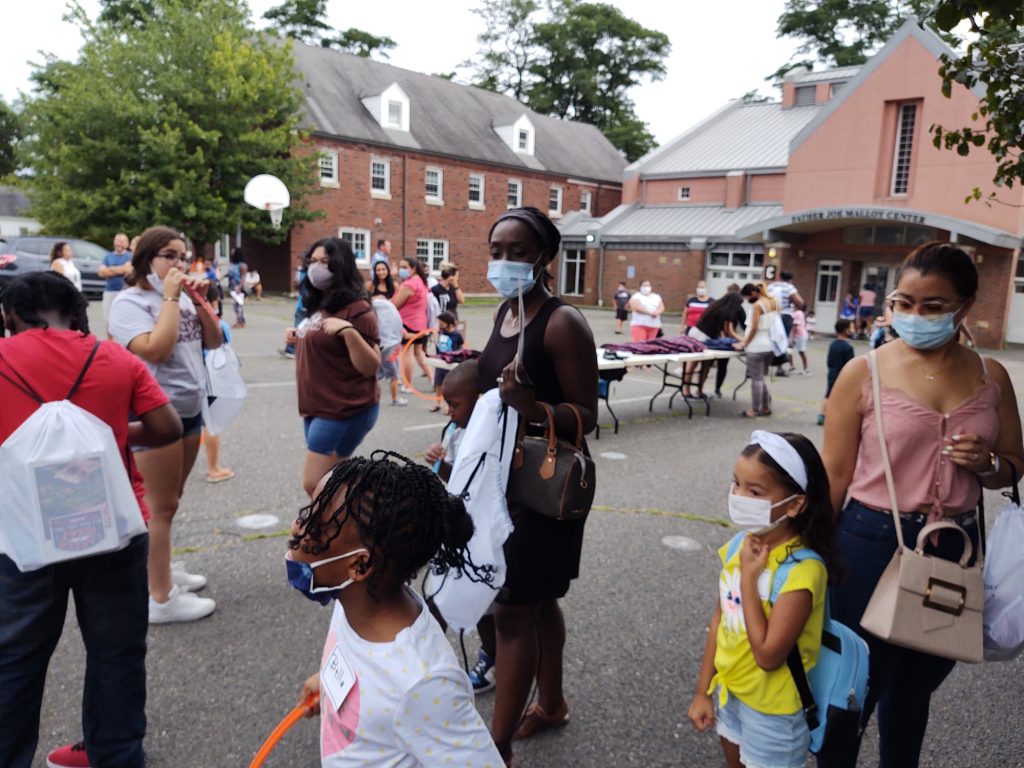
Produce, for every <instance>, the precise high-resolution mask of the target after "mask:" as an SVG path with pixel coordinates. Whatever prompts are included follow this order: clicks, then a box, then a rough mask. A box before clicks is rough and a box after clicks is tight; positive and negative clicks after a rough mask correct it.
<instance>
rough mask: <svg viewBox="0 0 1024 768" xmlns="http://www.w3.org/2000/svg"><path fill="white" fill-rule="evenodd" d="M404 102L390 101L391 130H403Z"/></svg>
mask: <svg viewBox="0 0 1024 768" xmlns="http://www.w3.org/2000/svg"><path fill="white" fill-rule="evenodd" d="M403 112H404V110H403V109H402V102H400V101H389V102H388V126H390V127H391V128H398V129H399V130H401V128H402V113H403Z"/></svg>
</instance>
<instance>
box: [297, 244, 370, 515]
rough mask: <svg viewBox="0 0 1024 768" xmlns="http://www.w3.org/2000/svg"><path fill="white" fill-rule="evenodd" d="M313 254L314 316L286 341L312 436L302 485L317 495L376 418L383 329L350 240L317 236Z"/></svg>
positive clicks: (310, 304)
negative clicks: (317, 489) (326, 475)
mask: <svg viewBox="0 0 1024 768" xmlns="http://www.w3.org/2000/svg"><path fill="white" fill-rule="evenodd" d="M306 260H307V261H308V263H309V269H308V271H307V272H306V279H305V281H304V282H305V283H306V284H307V285H305V286H304V291H303V296H304V297H307V298H304V299H303V303H304V304H305V307H306V309H307V310H308V312H309V319H308V320H307V321H305V322H304V323H303V324H302V325H300V326H299V328H289V329H288V331H287V333H286V335H285V341H286V343H293V344H295V345H296V349H295V379H296V383H297V385H298V395H299V415H301V416H302V419H303V428H304V431H305V435H306V462H305V466H304V468H303V470H302V485H303V488H305V490H306V493H308V494H310V495H311V496H312V493H313V489H314V488H315V487H316V484H317V482H319V480H320V478H321V477H323V475H324V473H326V472H327V470H329V469H330V468H331V467H332V466H334V464H336V463H337V462H338V461H339V460H341V459H344V458H348V457H349V456H351V455H352V454H353V453H355V451H356V449H357V448H358V447H359V444H360V443H361V442H362V441H363V438H364V437H366V435H367V434H368V433H369V431H370V430H371V429H373V425H374V424H376V423H377V415H378V413H379V411H380V387H379V386H378V385H377V368H378V367H379V366H380V332H379V330H378V328H377V315H376V314H375V313H374V311H373V307H372V306H371V305H370V301H369V299H368V298H367V296H366V291H365V290H364V286H363V277H362V275H361V274H360V272H359V269H358V267H356V258H355V254H353V253H352V248H351V246H349V244H348V243H347V242H345V241H344V240H342V239H340V238H337V237H328V238H325V239H323V240H318V241H317V242H315V243H314V244H313V246H312V248H310V250H309V253H308V254H307V256H306Z"/></svg>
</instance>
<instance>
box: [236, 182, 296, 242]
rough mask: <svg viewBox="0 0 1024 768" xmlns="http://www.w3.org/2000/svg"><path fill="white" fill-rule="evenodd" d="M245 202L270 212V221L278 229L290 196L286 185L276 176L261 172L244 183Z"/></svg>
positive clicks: (290, 200)
mask: <svg viewBox="0 0 1024 768" xmlns="http://www.w3.org/2000/svg"><path fill="white" fill-rule="evenodd" d="M243 197H244V199H245V202H246V203H248V204H249V205H251V206H252V207H253V208H259V209H260V210H263V211H267V212H268V213H270V223H271V224H272V225H273V226H274V229H279V228H280V226H281V220H282V218H283V217H284V209H285V208H287V207H288V206H289V205H291V202H292V198H291V195H290V194H289V192H288V187H286V186H285V185H284V182H283V181H281V180H280V179H279V178H277V177H276V176H271V175H270V174H267V173H261V174H260V175H259V176H253V177H252V178H251V179H249V182H248V183H247V184H246V185H245V192H244V194H243Z"/></svg>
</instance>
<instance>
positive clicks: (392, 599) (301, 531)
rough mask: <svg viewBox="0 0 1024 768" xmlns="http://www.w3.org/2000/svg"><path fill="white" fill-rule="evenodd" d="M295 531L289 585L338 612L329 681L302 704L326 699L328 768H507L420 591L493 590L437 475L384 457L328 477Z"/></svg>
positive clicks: (311, 688) (464, 521)
mask: <svg viewBox="0 0 1024 768" xmlns="http://www.w3.org/2000/svg"><path fill="white" fill-rule="evenodd" d="M312 496H313V501H312V502H311V503H310V504H309V506H307V507H305V508H303V509H302V510H301V512H300V513H299V517H298V519H297V520H296V521H295V523H294V524H293V525H292V534H293V535H292V538H291V541H289V542H288V547H289V551H288V552H287V554H286V555H285V564H286V567H287V572H288V581H289V583H290V584H291V585H292V586H293V587H295V588H296V589H298V590H299V591H300V592H302V594H303V595H304V596H306V597H307V598H309V599H310V600H315V601H316V602H319V603H320V604H322V605H330V604H333V614H332V616H331V626H330V630H329V631H328V634H327V642H326V644H325V646H324V652H323V658H322V664H321V671H320V673H319V674H316V675H313V676H312V677H310V678H309V679H308V680H306V682H305V684H304V685H303V687H302V692H301V694H300V697H299V698H300V702H305V701H306V700H307V698H308V697H309V695H310V694H312V693H319V694H320V700H319V702H318V703H317V704H315V705H313V706H311V707H309V708H308V709H307V712H306V716H307V717H314V716H315V715H317V714H320V715H321V720H320V754H321V764H322V765H323V766H325V767H327V768H338V767H340V766H356V765H393V766H400V767H402V768H412V767H413V766H419V765H434V764H437V762H438V761H439V760H441V759H442V757H443V758H444V759H445V760H448V761H450V762H452V764H457V765H478V766H483V765H491V766H494V768H498V766H501V765H502V761H501V758H500V756H499V755H498V751H497V749H496V748H495V746H494V742H493V741H492V740H491V737H490V735H489V734H488V732H487V728H486V726H485V725H484V723H483V720H481V718H480V715H479V713H477V711H476V708H475V707H474V705H473V690H472V688H471V686H470V683H469V678H468V677H467V676H466V673H465V672H464V671H463V670H462V669H461V668H460V667H459V665H458V662H457V661H456V659H455V654H454V652H453V651H452V648H451V646H450V645H449V644H448V641H447V640H446V639H445V636H444V633H443V632H442V630H441V627H440V626H439V625H438V623H437V621H436V620H435V619H434V617H433V616H432V615H431V614H430V611H429V610H427V607H426V605H425V603H424V601H423V599H422V598H421V597H420V596H419V595H418V594H416V593H415V592H414V591H413V590H412V589H410V588H409V586H408V582H409V581H410V580H411V579H412V578H413V577H414V576H415V575H416V572H417V571H418V570H419V569H420V568H422V567H423V566H425V565H427V563H428V562H429V563H430V564H431V567H432V568H433V569H434V571H435V572H437V573H447V572H448V571H453V572H454V574H453V575H456V576H464V577H466V578H470V579H474V580H483V581H488V580H490V573H489V571H488V569H486V568H480V567H477V566H475V565H474V564H473V563H472V561H471V560H470V558H469V554H468V553H467V551H466V544H467V543H468V542H469V539H470V537H471V536H472V534H473V523H472V520H471V519H470V517H469V514H468V513H467V512H466V508H465V506H464V505H463V503H462V500H461V499H459V498H457V497H455V496H451V495H450V494H449V493H448V491H447V490H446V489H445V487H444V484H443V483H442V482H441V480H440V479H439V478H438V477H437V476H436V475H434V473H433V472H432V471H431V470H430V469H429V468H428V467H425V466H421V465H417V464H414V463H413V462H411V461H409V460H408V459H406V458H405V457H403V456H400V455H398V454H395V453H390V452H387V451H375V452H374V453H373V454H372V455H371V456H370V458H369V459H366V458H362V457H359V458H352V459H348V460H346V461H342V462H340V463H339V464H337V465H335V466H334V468H333V469H331V470H330V471H329V472H328V473H327V474H326V475H324V476H323V478H321V480H320V482H319V483H318V484H317V486H316V488H315V490H314V492H313V494H312Z"/></svg>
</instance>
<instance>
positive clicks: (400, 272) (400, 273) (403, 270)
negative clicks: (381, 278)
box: [398, 267, 411, 280]
mask: <svg viewBox="0 0 1024 768" xmlns="http://www.w3.org/2000/svg"><path fill="white" fill-rule="evenodd" d="M410 274H411V273H410V272H409V270H408V269H406V268H405V267H401V268H399V270H398V276H399V277H400V278H402V279H403V280H408V279H409V275H410Z"/></svg>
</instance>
